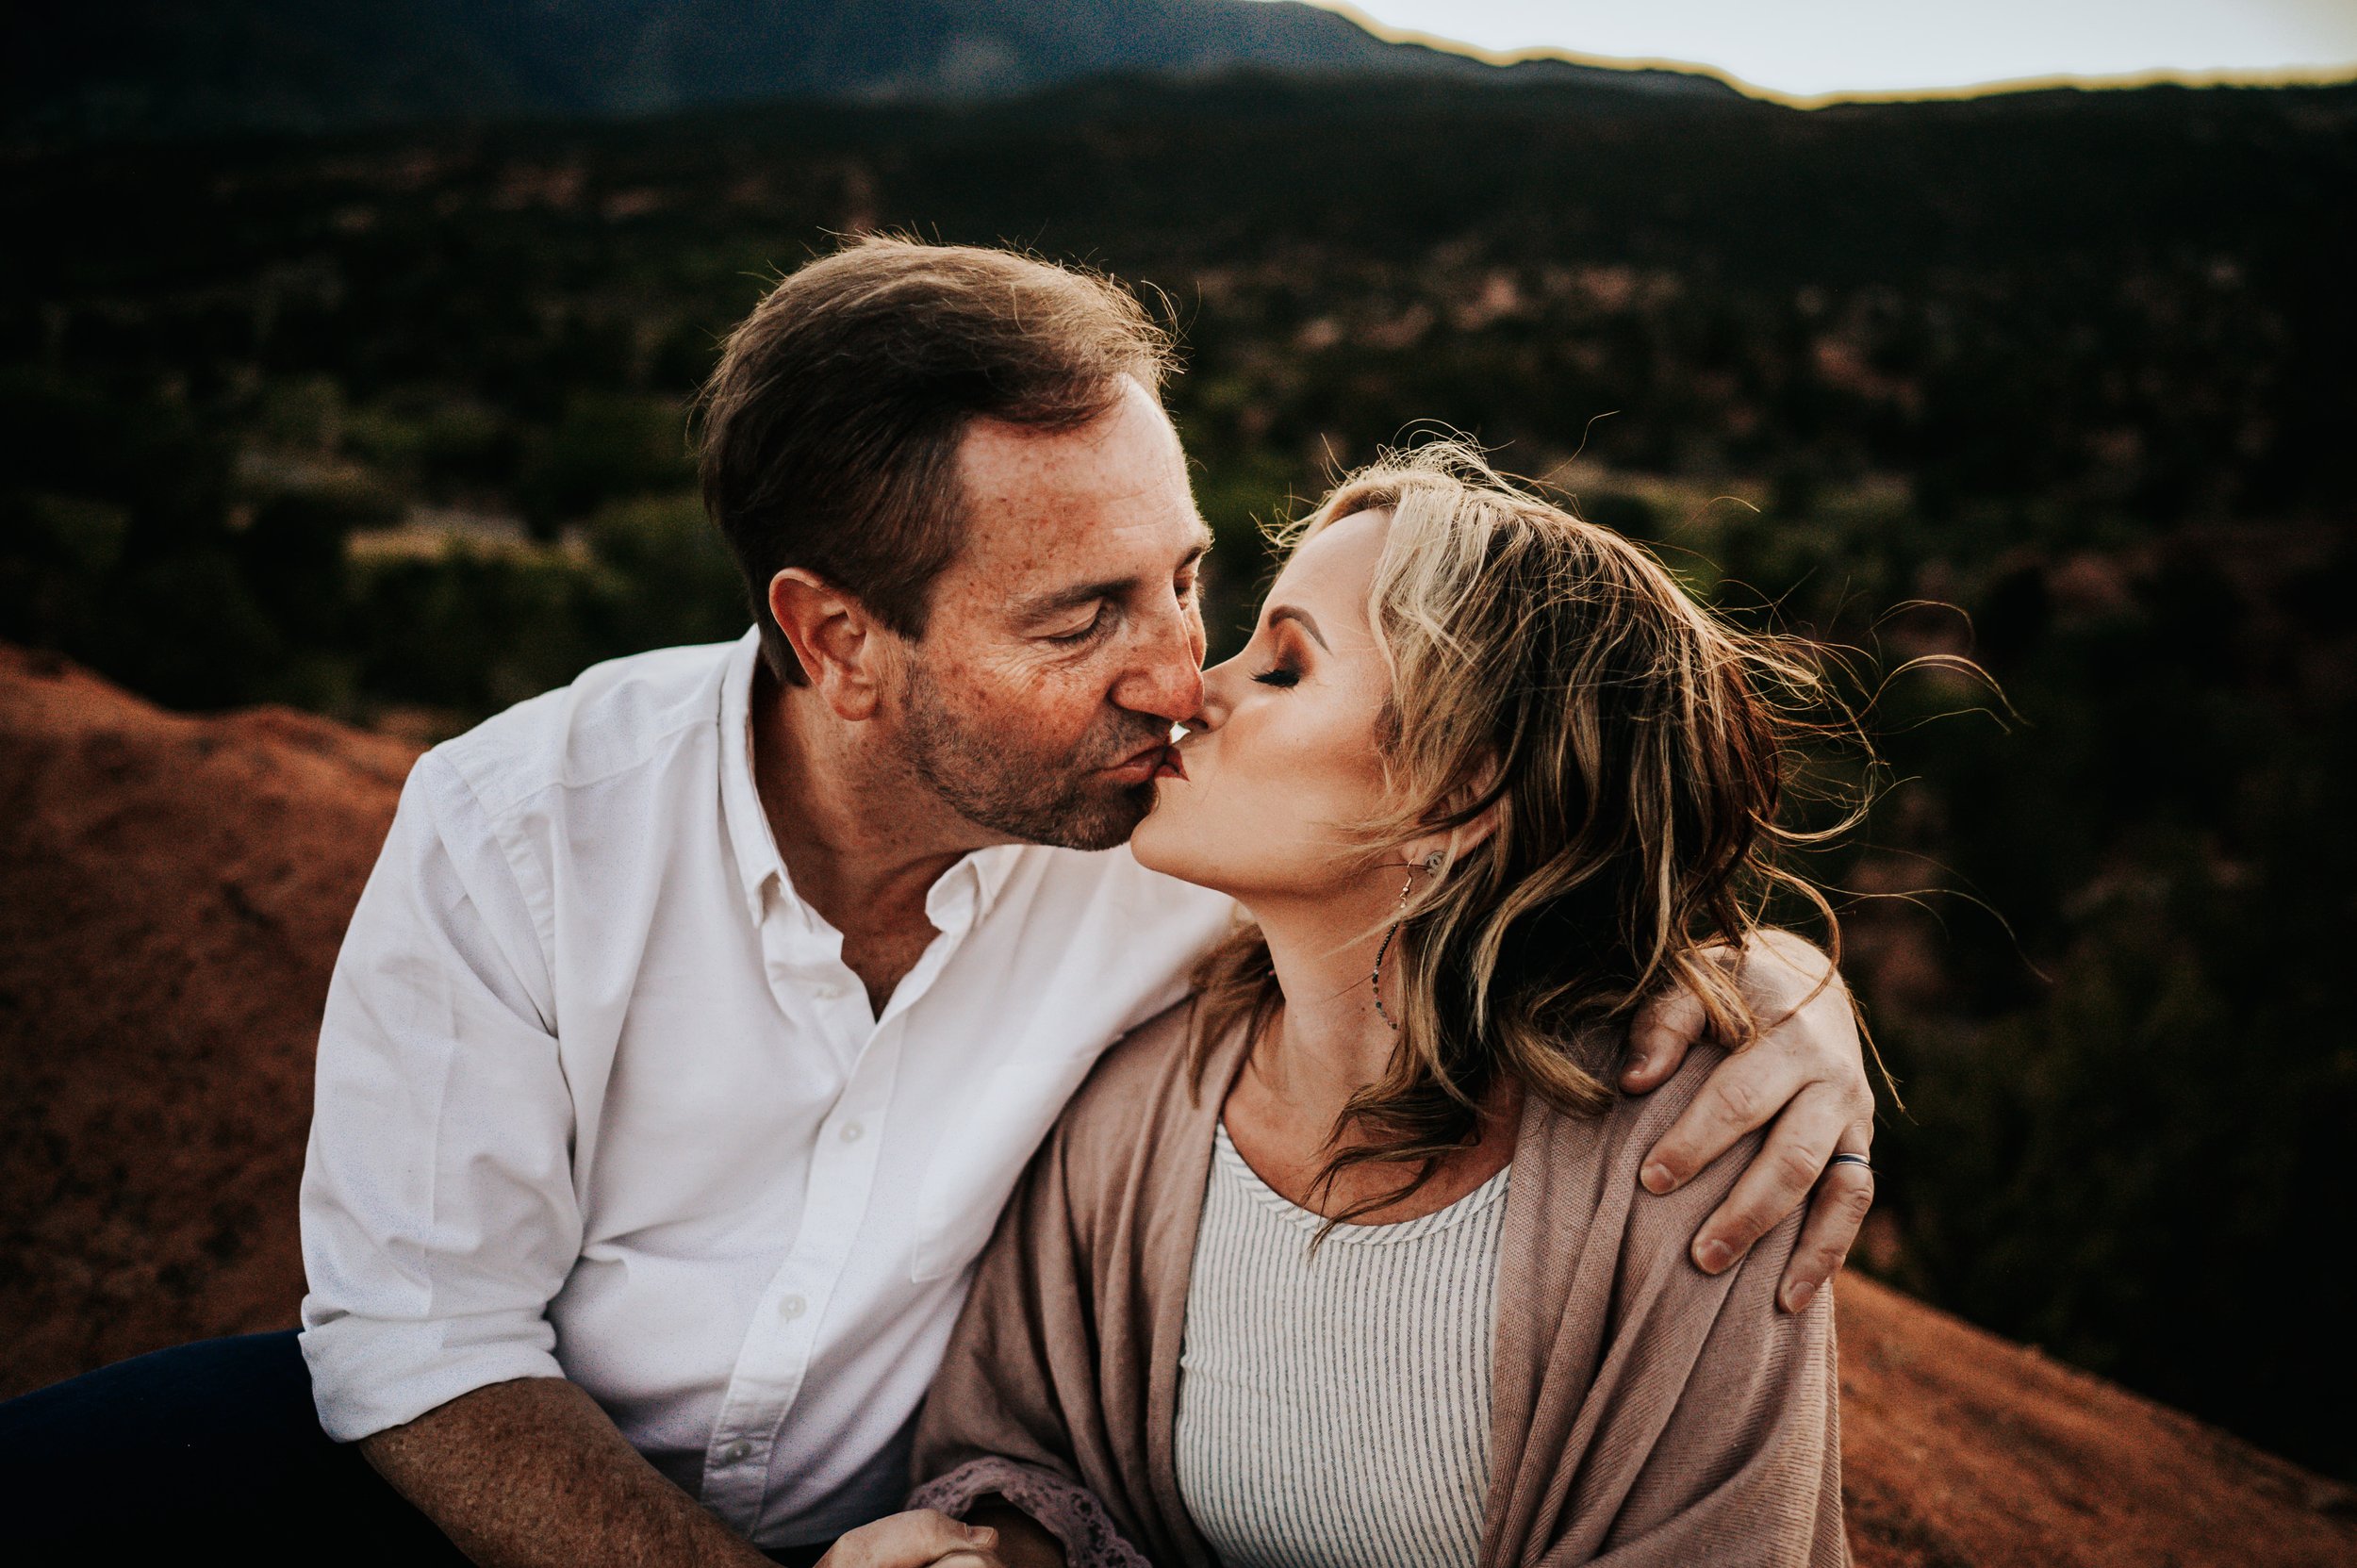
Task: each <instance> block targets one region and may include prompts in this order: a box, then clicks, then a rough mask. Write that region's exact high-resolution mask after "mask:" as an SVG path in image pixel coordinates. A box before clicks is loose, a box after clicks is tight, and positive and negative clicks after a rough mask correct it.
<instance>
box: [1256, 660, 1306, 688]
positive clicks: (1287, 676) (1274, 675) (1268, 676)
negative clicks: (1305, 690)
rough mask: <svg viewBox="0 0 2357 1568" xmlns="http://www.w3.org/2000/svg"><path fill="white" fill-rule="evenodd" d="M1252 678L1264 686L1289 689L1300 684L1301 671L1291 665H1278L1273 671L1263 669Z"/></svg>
mask: <svg viewBox="0 0 2357 1568" xmlns="http://www.w3.org/2000/svg"><path fill="white" fill-rule="evenodd" d="M1252 678H1253V679H1254V680H1256V681H1258V682H1260V683H1261V685H1264V686H1277V687H1280V688H1290V687H1293V686H1297V685H1300V684H1301V671H1300V670H1298V669H1295V668H1293V667H1292V666H1291V665H1282V664H1280V665H1278V666H1277V667H1276V668H1273V669H1263V670H1262V671H1261V673H1259V674H1258V675H1255V676H1254V677H1252Z"/></svg>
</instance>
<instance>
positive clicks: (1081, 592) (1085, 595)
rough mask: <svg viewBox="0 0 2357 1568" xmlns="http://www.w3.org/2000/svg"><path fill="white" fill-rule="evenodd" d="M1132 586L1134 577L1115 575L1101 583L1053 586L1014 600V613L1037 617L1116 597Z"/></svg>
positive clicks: (1032, 617)
mask: <svg viewBox="0 0 2357 1568" xmlns="http://www.w3.org/2000/svg"><path fill="white" fill-rule="evenodd" d="M1132 586H1135V579H1133V578H1129V577H1115V578H1113V579H1111V580H1110V581H1107V582H1103V583H1082V584H1080V585H1079V586H1075V587H1069V588H1053V589H1050V590H1049V591H1047V592H1046V593H1041V594H1033V595H1032V596H1030V598H1028V599H1019V600H1017V601H1015V606H1014V613H1015V615H1016V617H1017V618H1018V619H1023V620H1032V619H1039V618H1040V617H1043V616H1051V615H1054V614H1056V613H1057V612H1058V611H1060V610H1077V609H1079V608H1080V606H1081V605H1083V604H1093V603H1095V602H1096V601H1098V600H1100V599H1114V598H1118V597H1120V596H1121V595H1122V594H1125V593H1128V592H1129V589H1130V588H1131V587H1132Z"/></svg>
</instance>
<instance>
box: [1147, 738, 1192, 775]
mask: <svg viewBox="0 0 2357 1568" xmlns="http://www.w3.org/2000/svg"><path fill="white" fill-rule="evenodd" d="M1154 776H1155V777H1156V778H1158V779H1183V778H1185V777H1186V776H1187V759H1186V758H1184V757H1182V756H1180V755H1179V754H1178V747H1176V746H1166V747H1164V748H1163V749H1162V766H1161V767H1157V768H1155V769H1154Z"/></svg>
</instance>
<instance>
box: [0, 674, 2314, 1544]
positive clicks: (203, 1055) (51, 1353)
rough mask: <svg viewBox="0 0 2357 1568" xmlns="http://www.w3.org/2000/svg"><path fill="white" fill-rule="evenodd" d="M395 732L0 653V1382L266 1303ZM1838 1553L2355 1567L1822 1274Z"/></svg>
mask: <svg viewBox="0 0 2357 1568" xmlns="http://www.w3.org/2000/svg"><path fill="white" fill-rule="evenodd" d="M414 755H415V752H414V750H413V749H412V748H409V747H407V746H404V745H401V744H399V743H397V742H393V741H389V740H385V739H382V738H379V737H375V736H371V735H366V734H356V733H354V732H353V731H350V730H346V729H343V728H340V727H338V726H337V725H334V724H331V723H328V722H326V721H324V720H322V719H318V718H306V717H304V716H302V715H298V714H292V713H287V712H282V711H277V710H264V711H259V712H253V713H243V714H234V715H230V716H227V717H223V718H184V717H180V716H176V715H171V714H166V713H163V712H160V711H158V710H157V709H156V708H153V707H150V706H149V705H147V704H146V703H144V702H141V701H138V700H137V699H134V698H131V697H129V696H126V695H125V694H124V693H122V692H120V691H117V690H116V689H114V688H113V687H111V686H109V685H107V684H106V683H104V682H102V681H99V680H97V679H96V678H94V677H92V676H91V675H89V674H86V673H84V672H81V671H79V670H76V669H74V668H72V667H70V666H68V665H66V664H64V663H63V662H61V661H59V660H56V659H53V658H47V657H44V656H42V655H39V654H28V653H23V652H15V651H13V650H8V649H5V648H0V822H4V823H5V824H6V828H5V834H4V836H0V1395H9V1394H14V1393H19V1392H22V1391H24V1390H25V1389H28V1388H34V1387H38V1386H40V1385H41V1384H42V1383H44V1382H47V1381H50V1380H52V1379H55V1378H62V1377H67V1376H70V1375H72V1374H74V1373H76V1372H80V1371H83V1370H85V1369H87V1368H89V1367H91V1366H96V1365H100V1364H102V1363H104V1362H108V1361H112V1360H115V1359H118V1358H120V1357H124V1356H127V1355H133V1354H136V1353H138V1352H140V1351H143V1350H149V1349H154V1348H156V1347H157V1346H159V1345H170V1344H173V1343H176V1342H178V1341H181V1340H186V1339H192V1338H197V1337H201V1336H204V1335H208V1334H219V1333H231V1332H238V1331H241V1330H245V1329H263V1328H273V1327H280V1326H285V1325H288V1324H291V1323H292V1322H293V1320H294V1313H295V1307H296V1303H297V1301H298V1300H299V1298H300V1296H301V1295H302V1267H301V1264H300V1262H299V1260H298V1258H297V1254H296V1246H295V1234H294V1218H293V1210H294V1190H295V1181H296V1178H297V1175H298V1173H299V1171H300V1169H301V1166H302V1159H303V1139H304V1131H305V1127H306V1125H307V1122H308V1115H309V1100H310V1081H311V1072H310V1060H311V1050H312V1045H313V1039H314V1034H315V1032H316V1029H317V1026H318V1018H319V1009H320V1004H321V999H323V997H324V996H325V993H326V988H327V973H328V968H329V966H330V964H331V963H332V962H333V959H334V956H335V951H336V945H337V942H338V939H339V938H340V936H341V934H342V931H343V926H344V921H345V919H346V918H347V916H349V913H350V911H351V907H352V902H353V900H354V898H355V897H356V896H357V895H358V892H359V888H360V884H361V882H362V881H363V880H364V879H365V878H366V876H367V874H368V869H369V867H370V865H371V863H372V862H373V860H374V858H375V853H376V849H377V845H378V843H379V841H380V840H381V839H382V837H383V835H384V832H385V825H386V823H387V821H388V820H389V819H390V817H391V815H392V808H393V801H394V798H395V796H396V795H397V793H398V791H399V788H400V782H401V779H402V776H403V775H404V772H405V771H406V769H407V767H408V765H409V763H410V761H411V759H412V758H413V756H414ZM1840 1312H1841V1335H1842V1347H1841V1348H1842V1389H1843V1395H1844V1405H1843V1423H1844V1428H1843V1447H1844V1450H1845V1459H1846V1462H1847V1465H1848V1475H1849V1493H1850V1520H1851V1537H1852V1540H1853V1542H1854V1545H1855V1549H1856V1554H1857V1560H1858V1561H1859V1562H1860V1563H1861V1564H1862V1565H1865V1568H2011V1565H2019V1568H2033V1565H2036V1568H2048V1565H2058V1568H2074V1565H2084V1568H2099V1565H2100V1568H2129V1565H2132V1564H2133V1565H2136V1568H2145V1565H2152V1564H2172V1565H2176V1568H2202V1565H2210V1564H2217V1565H2221V1568H2223V1565H2225V1564H2245V1563H2266V1564H2280V1565H2284V1568H2293V1565H2313V1568H2327V1565H2349V1564H2357V1509H2353V1508H2352V1504H2351V1500H2350V1498H2349V1494H2348V1493H2347V1492H2346V1491H2344V1490H2343V1489H2341V1488H2338V1487H2335V1486H2333V1485H2332V1484H2331V1483H2329V1482H2326V1481H2324V1480H2322V1479H2320V1478H2318V1477H2314V1476H2311V1475H2309V1474H2307V1473H2306V1472H2304V1471H2301V1470H2299V1469H2298V1468H2297V1467H2295V1466H2292V1465H2289V1464H2286V1463H2283V1461H2278V1460H2275V1459H2272V1458H2270V1457H2268V1456H2266V1455H2265V1454H2262V1453H2259V1452H2258V1451H2256V1450H2254V1449H2252V1448H2250V1446H2249V1445H2247V1444H2243V1443H2240V1442H2238V1441H2236V1440H2234V1439H2233V1438H2230V1437H2228V1436H2226V1435H2225V1434H2224V1433H2221V1432H2218V1431H2216V1430H2214V1429H2212V1428H2207V1427H2204V1426H2202V1425H2201V1424H2200V1423H2199V1422H2196V1421H2194V1420H2192V1419H2190V1418H2189V1417H2186V1416H2184V1415H2180V1414H2178V1413H2177V1412H2175V1411H2169V1410H2166V1409H2163V1408H2161V1407H2159V1406H2156V1405H2153V1404H2151V1403H2149V1402H2147V1401H2145V1400H2142V1399H2139V1398H2137V1397H2135V1396H2134V1395H2130V1394H2127V1393H2125V1392H2123V1391H2122V1390H2119V1389H2118V1388H2115V1387H2113V1386H2111V1385H2110V1384H2107V1383H2104V1382H2102V1380H2100V1379H2098V1378H2090V1377H2088V1376H2086V1375H2085V1374H2083V1373H2079V1372H2075V1371H2072V1370H2070V1369H2069V1368H2068V1367H2064V1366H2060V1365H2057V1364H2055V1363H2053V1362H2049V1361H2047V1360H2045V1359H2044V1358H2042V1357H2040V1356H2039V1355H2037V1354H2036V1352H2035V1351H2032V1350H2027V1349H2024V1348H2022V1347H2020V1346H2019V1345H2009V1344H2007V1343H2005V1342H2004V1341H2003V1340H1999V1339H1997V1338H1994V1337H1993V1336H1991V1335H1988V1334H1985V1333H1982V1332H1981V1331H1980V1330H1978V1329H1971V1328H1970V1327H1967V1326H1966V1325H1964V1324H1961V1323H1958V1322H1956V1321H1955V1320H1954V1319H1953V1318H1950V1317H1948V1316H1946V1315H1944V1314H1942V1313H1939V1312H1933V1311H1931V1310H1930V1309H1928V1308H1926V1307H1924V1306H1922V1305H1920V1303H1917V1302H1914V1301H1911V1300H1909V1299H1907V1298H1906V1297H1904V1296H1900V1295H1897V1294H1896V1293H1894V1292H1892V1291H1889V1290H1887V1289H1885V1288H1883V1287H1882V1286H1879V1285H1876V1284H1874V1283H1873V1282H1872V1281H1871V1280H1867V1279H1857V1278H1852V1279H1845V1280H1844V1281H1843V1282H1842V1286H1841V1290H1840Z"/></svg>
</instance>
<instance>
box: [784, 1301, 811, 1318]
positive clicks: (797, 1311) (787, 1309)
mask: <svg viewBox="0 0 2357 1568" xmlns="http://www.w3.org/2000/svg"><path fill="white" fill-rule="evenodd" d="M809 1305H810V1303H809V1302H807V1301H804V1300H803V1299H802V1298H801V1297H800V1296H787V1297H785V1299H783V1301H780V1302H779V1303H778V1315H779V1316H780V1317H782V1318H784V1319H785V1320H786V1321H788V1322H792V1321H793V1320H794V1319H795V1318H798V1317H799V1316H801V1315H802V1309H803V1308H805V1307H807V1306H809Z"/></svg>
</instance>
